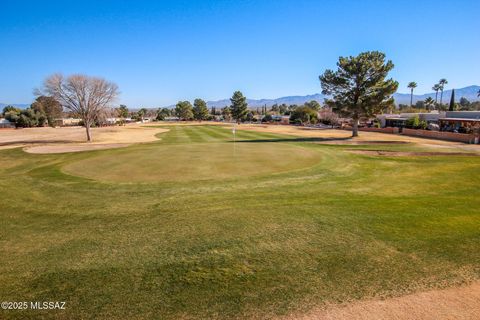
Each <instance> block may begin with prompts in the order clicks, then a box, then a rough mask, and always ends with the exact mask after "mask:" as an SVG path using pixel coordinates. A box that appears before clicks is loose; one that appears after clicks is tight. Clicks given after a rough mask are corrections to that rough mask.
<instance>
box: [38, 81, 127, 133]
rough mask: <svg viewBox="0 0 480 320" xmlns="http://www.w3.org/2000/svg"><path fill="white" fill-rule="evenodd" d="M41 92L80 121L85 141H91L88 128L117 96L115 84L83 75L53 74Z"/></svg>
mask: <svg viewBox="0 0 480 320" xmlns="http://www.w3.org/2000/svg"><path fill="white" fill-rule="evenodd" d="M43 91H44V92H45V93H46V94H47V95H49V96H51V97H53V98H54V99H55V100H57V101H58V102H60V104H61V105H62V106H63V107H64V108H66V109H69V110H70V111H72V112H73V113H74V114H75V115H76V116H78V117H80V118H81V119H82V121H83V123H84V126H85V129H86V133H87V141H92V137H91V134H90V127H91V126H92V125H93V124H94V122H95V120H96V119H97V118H98V117H99V116H100V114H101V113H103V112H104V111H105V109H106V108H107V107H108V105H109V104H110V103H111V102H113V101H114V100H115V99H116V98H117V96H118V87H117V85H116V84H114V83H112V82H109V81H106V80H104V79H101V78H95V77H89V76H85V75H72V76H69V77H68V78H65V77H64V76H63V75H61V74H54V75H52V76H50V77H48V78H47V79H46V80H45V82H44V85H43Z"/></svg>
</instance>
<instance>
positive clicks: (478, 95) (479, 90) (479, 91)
mask: <svg viewBox="0 0 480 320" xmlns="http://www.w3.org/2000/svg"><path fill="white" fill-rule="evenodd" d="M477 97H480V89H478V93H477Z"/></svg>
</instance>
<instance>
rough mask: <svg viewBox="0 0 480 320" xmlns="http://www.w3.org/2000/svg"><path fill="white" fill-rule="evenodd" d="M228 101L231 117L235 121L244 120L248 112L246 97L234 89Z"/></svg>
mask: <svg viewBox="0 0 480 320" xmlns="http://www.w3.org/2000/svg"><path fill="white" fill-rule="evenodd" d="M230 102H231V103H232V105H231V106H230V110H231V114H232V118H233V119H234V120H235V121H237V122H241V121H244V120H245V118H246V117H247V113H248V104H247V98H245V97H244V96H243V94H242V93H241V92H240V91H235V92H234V93H233V96H232V98H230Z"/></svg>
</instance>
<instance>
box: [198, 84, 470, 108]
mask: <svg viewBox="0 0 480 320" xmlns="http://www.w3.org/2000/svg"><path fill="white" fill-rule="evenodd" d="M478 90H480V86H468V87H465V88H460V89H455V101H457V102H458V101H459V100H460V98H461V97H465V98H467V99H468V100H469V101H470V102H473V101H479V100H480V98H479V97H478ZM451 94H452V90H451V89H449V90H445V91H443V103H449V101H450V96H451ZM393 97H394V98H395V103H396V104H397V105H398V104H409V103H410V94H409V93H395V94H394V95H393ZM427 97H432V98H433V99H435V92H432V93H426V94H421V95H416V94H414V95H413V103H415V102H417V101H423V100H425V99H426V98H427ZM325 98H327V96H325V95H323V94H321V93H316V94H310V95H306V96H287V97H281V98H277V99H258V100H256V99H247V102H248V105H249V106H250V107H261V106H264V105H267V107H271V106H272V105H274V104H282V103H285V104H288V105H290V104H297V105H301V104H304V103H305V102H308V101H312V100H316V101H318V102H320V103H321V104H323V102H324V100H325ZM438 101H439V102H440V92H439V93H438ZM207 105H208V106H209V107H216V108H223V107H225V106H228V105H230V99H222V100H217V101H208V102H207Z"/></svg>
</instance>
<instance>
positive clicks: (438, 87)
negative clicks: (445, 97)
mask: <svg viewBox="0 0 480 320" xmlns="http://www.w3.org/2000/svg"><path fill="white" fill-rule="evenodd" d="M432 90H433V91H435V104H437V103H438V91H440V85H439V84H438V83H437V84H435V85H434V86H433V87H432Z"/></svg>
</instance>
